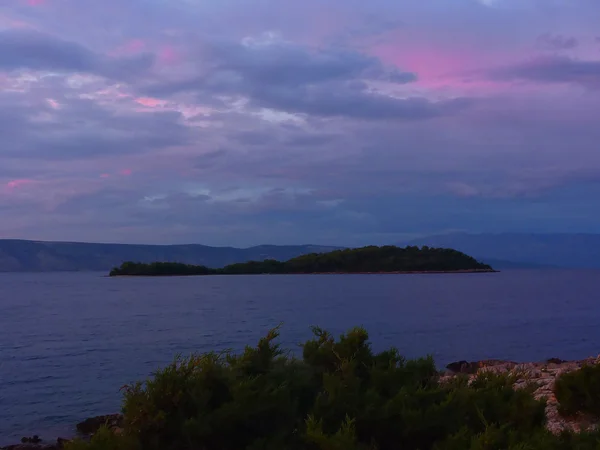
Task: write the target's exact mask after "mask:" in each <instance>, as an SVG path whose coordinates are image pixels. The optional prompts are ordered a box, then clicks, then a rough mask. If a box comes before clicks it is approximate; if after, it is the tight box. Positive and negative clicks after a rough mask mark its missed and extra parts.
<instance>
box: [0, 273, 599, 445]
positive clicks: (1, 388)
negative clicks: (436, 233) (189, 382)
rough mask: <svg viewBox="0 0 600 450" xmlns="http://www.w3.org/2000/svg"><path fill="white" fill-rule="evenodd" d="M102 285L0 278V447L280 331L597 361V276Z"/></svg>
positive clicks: (50, 431) (114, 406) (90, 280)
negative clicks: (363, 332)
mask: <svg viewBox="0 0 600 450" xmlns="http://www.w3.org/2000/svg"><path fill="white" fill-rule="evenodd" d="M102 275H103V274H89V273H88V274H86V273H62V274H19V275H14V274H0V286H2V291H1V292H0V348H1V350H2V358H1V360H0V404H1V407H0V445H3V444H10V443H14V442H16V441H18V439H19V438H20V437H21V436H23V435H31V434H39V435H41V436H42V437H47V438H53V437H57V436H59V435H62V436H65V435H69V434H72V433H73V432H74V426H75V424H76V423H77V422H78V421H80V420H83V419H85V418H86V417H89V416H93V415H98V414H106V413H111V412H114V411H117V410H118V409H119V408H120V403H121V393H120V392H119V388H120V387H121V386H123V385H124V384H126V383H130V382H132V381H135V380H138V379H144V378H146V377H147V376H149V375H150V374H151V373H152V372H153V371H155V370H156V369H157V368H159V367H161V366H163V365H165V364H167V363H170V362H171V361H173V358H174V356H175V354H177V353H180V354H182V355H189V354H190V353H192V352H202V351H209V350H224V349H233V350H236V351H239V350H242V349H243V347H244V345H246V344H253V343H255V342H256V341H257V339H258V338H259V337H261V336H263V335H264V334H265V333H266V331H267V330H268V329H270V328H272V327H274V326H277V325H278V324H280V323H281V322H283V323H284V326H283V328H282V330H281V332H282V335H281V342H282V343H283V344H284V345H285V347H286V348H289V349H291V350H292V351H294V352H299V351H300V348H299V347H298V346H297V344H299V343H300V342H302V341H304V340H306V339H307V338H309V337H310V329H309V327H310V326H311V325H319V326H322V327H324V328H327V329H329V330H330V331H332V332H333V333H334V334H339V333H341V332H343V331H344V330H346V329H347V328H349V327H351V326H355V325H364V326H365V327H366V328H367V329H368V330H369V331H370V333H371V338H372V341H373V346H374V347H375V348H376V349H381V348H384V347H389V346H395V347H398V349H399V350H400V351H401V352H402V353H403V354H405V355H407V356H409V357H413V356H422V355H425V354H432V355H434V356H435V357H436V359H437V361H438V363H439V364H441V365H443V364H446V363H448V362H450V361H453V360H460V359H467V360H477V359H487V358H499V359H512V360H522V361H526V360H537V359H545V358H548V357H560V358H564V359H581V358H585V357H587V356H589V355H592V354H597V353H599V352H600V349H598V348H597V346H596V345H597V342H600V327H598V326H597V324H598V321H599V319H600V305H599V304H598V302H597V292H598V291H599V290H600V276H598V275H600V272H598V271H579V272H577V271H533V270H531V271H506V272H502V273H498V274H478V275H450V276H448V275H428V276H419V275H414V276H413V275H408V276H406V275H397V276H377V275H373V276H364V275H363V276H352V275H349V276H321V277H313V276H306V277H303V276H290V277H287V276H265V277H262V276H255V277H227V276H223V277H198V278H188V279H180V278H179V279H178V278H173V279H119V280H115V279H110V278H106V277H104V276H102ZM574 285H576V286H577V289H576V290H574V289H573V286H574Z"/></svg>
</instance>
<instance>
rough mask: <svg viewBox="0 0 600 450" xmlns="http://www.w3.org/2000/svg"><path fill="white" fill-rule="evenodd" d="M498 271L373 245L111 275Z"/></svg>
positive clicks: (129, 266)
mask: <svg viewBox="0 0 600 450" xmlns="http://www.w3.org/2000/svg"><path fill="white" fill-rule="evenodd" d="M478 272H495V270H494V269H492V267H491V266H489V265H487V264H484V263H481V262H479V261H477V260H476V259H475V258H473V257H471V256H469V255H466V254H464V253H462V252H459V251H457V250H453V249H447V248H431V247H427V246H424V247H416V246H408V247H404V248H402V247H396V246H391V245H387V246H383V247H377V246H369V247H362V248H354V249H343V250H335V251H331V252H327V253H311V254H308V255H302V256H298V257H296V258H292V259H289V260H287V261H277V260H274V259H266V260H264V261H248V262H244V263H237V264H230V265H227V266H225V267H222V268H218V269H214V268H209V267H206V266H201V265H191V264H183V263H177V262H153V263H148V264H145V263H137V262H131V261H129V262H125V263H123V264H122V265H121V266H120V267H115V268H114V269H112V270H111V271H110V274H109V275H110V276H111V277H115V276H185V275H249V274H253V275H254V274H256V275H258V274H277V275H279V274H352V273H354V274H358V273H381V274H384V273H478Z"/></svg>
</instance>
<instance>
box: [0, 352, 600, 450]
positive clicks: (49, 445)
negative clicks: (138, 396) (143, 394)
mask: <svg viewBox="0 0 600 450" xmlns="http://www.w3.org/2000/svg"><path fill="white" fill-rule="evenodd" d="M596 364H600V356H598V357H591V358H587V359H583V360H579V361H564V360H561V359H557V358H553V359H549V360H547V361H543V362H538V363H517V362H514V361H504V360H495V359H490V360H483V361H471V362H469V361H457V362H454V363H451V364H448V366H446V368H447V371H446V372H443V373H441V375H440V381H441V382H442V383H443V382H447V381H449V380H451V379H452V378H454V377H457V376H468V377H469V379H470V380H473V379H474V378H475V377H476V376H477V375H478V374H481V373H485V372H493V373H502V374H509V375H512V376H513V377H514V380H515V382H514V384H513V387H514V389H522V388H524V387H526V386H533V387H534V388H535V391H534V397H535V398H536V399H537V400H542V399H544V400H545V401H546V419H547V422H546V427H547V428H548V430H549V431H550V432H552V433H554V434H559V433H561V432H562V431H572V432H576V433H578V432H581V431H590V430H593V429H596V428H598V426H599V425H600V420H598V418H594V417H589V416H585V415H578V416H575V417H564V416H562V415H560V414H559V412H558V409H559V404H558V401H557V399H556V396H555V395H554V383H555V381H556V380H557V378H558V377H560V376H561V375H562V374H565V373H568V372H572V371H575V370H578V369H580V368H581V367H582V366H584V365H596ZM104 425H106V426H108V427H109V428H110V429H112V430H114V431H115V432H117V433H118V432H120V430H121V429H122V426H123V416H122V415H121V414H109V415H104V416H97V417H92V418H90V419H87V420H84V421H83V422H80V423H78V424H77V432H78V437H80V438H83V439H86V438H88V439H89V438H90V437H91V436H92V435H93V434H94V433H96V431H98V429H99V428H100V427H101V426H104ZM69 441H70V439H65V438H58V439H57V440H54V441H45V440H43V439H41V438H40V437H38V436H32V437H24V438H22V439H21V443H19V444H15V445H10V446H8V447H0V450H60V449H62V448H64V446H65V444H66V443H68V442H69Z"/></svg>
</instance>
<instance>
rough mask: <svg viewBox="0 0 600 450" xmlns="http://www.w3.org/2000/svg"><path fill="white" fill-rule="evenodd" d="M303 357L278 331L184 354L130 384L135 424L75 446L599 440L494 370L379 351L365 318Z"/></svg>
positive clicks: (486, 445) (204, 449)
mask: <svg viewBox="0 0 600 450" xmlns="http://www.w3.org/2000/svg"><path fill="white" fill-rule="evenodd" d="M313 331H314V338H313V339H311V340H309V341H308V342H306V343H305V344H304V345H303V348H302V358H301V359H297V358H293V357H291V356H289V355H288V354H286V353H285V352H284V351H283V350H282V349H281V348H280V346H279V345H278V344H277V343H276V338H277V336H278V330H277V329H275V330H272V331H271V332H270V333H269V334H268V335H267V336H265V337H264V338H263V339H261V340H260V341H259V343H258V345H257V346H256V347H247V348H246V349H245V350H244V351H243V352H242V353H241V354H238V355H235V354H232V353H229V352H223V353H215V352H212V353H207V354H202V355H194V356H191V357H189V358H177V359H176V360H175V361H174V362H173V363H172V364H170V365H169V366H167V367H166V368H164V369H162V370H160V371H158V372H157V373H155V374H154V375H153V377H152V378H150V379H148V380H147V381H145V382H143V383H136V384H133V385H131V386H128V387H126V389H125V398H124V405H123V412H124V416H125V425H124V430H123V432H122V433H121V434H119V435H113V436H110V435H108V434H107V432H106V431H103V432H102V433H99V434H98V435H97V436H95V437H94V438H93V439H92V441H91V442H90V443H84V442H76V443H74V444H72V446H71V447H70V449H71V450H138V449H139V450H159V449H160V450H183V449H190V450H192V449H200V450H282V449H283V450H398V449H403V450H469V449H470V450H501V449H502V450H504V449H508V450H542V449H544V450H563V449H581V450H588V449H589V450H591V449H599V448H600V439H599V436H600V435H598V434H582V435H572V434H565V435H562V436H553V435H551V434H549V433H548V432H547V431H546V430H545V428H544V406H545V405H544V403H543V402H540V401H537V400H535V399H534V398H533V396H532V389H529V388H525V389H519V390H514V389H513V388H512V385H513V382H514V380H513V379H511V378H510V377H508V376H506V375H497V374H491V373H485V374H481V375H479V376H478V377H477V378H476V379H474V380H473V381H472V382H471V383H469V382H468V380H467V379H466V378H464V377H457V378H455V379H453V380H451V381H450V382H446V383H443V384H440V382H439V381H438V373H437V372H436V369H435V365H434V362H433V360H432V359H431V358H424V359H415V360H407V359H405V358H403V357H402V356H400V355H399V353H398V352H397V351H396V350H395V349H390V350H386V351H383V352H379V353H376V352H374V351H373V350H372V349H371V346H370V344H369V341H368V334H367V332H366V331H365V330H364V329H362V328H354V329H352V330H350V331H349V332H348V333H346V334H344V335H342V336H341V337H340V338H339V339H337V340H336V339H334V338H333V336H331V335H330V334H329V333H328V332H326V331H324V330H322V329H319V328H315V329H314V330H313Z"/></svg>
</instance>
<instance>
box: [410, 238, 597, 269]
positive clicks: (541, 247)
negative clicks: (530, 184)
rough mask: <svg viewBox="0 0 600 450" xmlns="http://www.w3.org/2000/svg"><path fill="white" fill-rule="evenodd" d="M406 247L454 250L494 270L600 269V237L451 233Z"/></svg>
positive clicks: (411, 243) (419, 240)
mask: <svg viewBox="0 0 600 450" xmlns="http://www.w3.org/2000/svg"><path fill="white" fill-rule="evenodd" d="M405 244H406V243H405ZM408 244H410V245H429V246H433V247H447V248H454V249H456V250H460V251H461V252H465V253H468V254H469V255H472V256H474V257H475V258H477V259H479V260H481V261H484V262H486V263H488V264H490V265H492V266H493V267H494V268H497V269H502V268H518V267H521V268H525V267H530V268H532V267H538V268H541V267H546V268H548V267H564V268H600V234H526V233H502V234H468V233H452V234H444V235H437V236H428V237H424V238H420V239H416V240H413V241H411V242H408ZM499 262H502V263H500V264H499Z"/></svg>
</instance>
